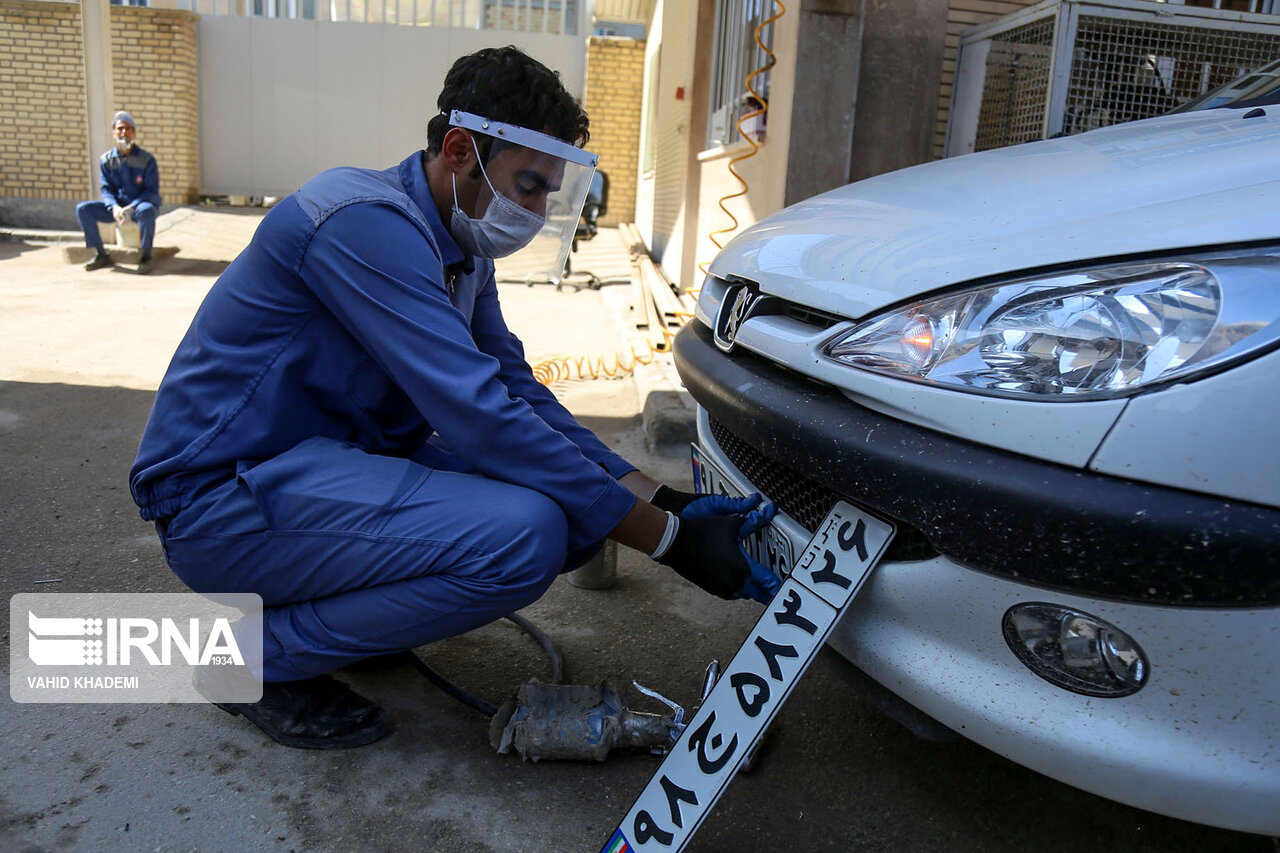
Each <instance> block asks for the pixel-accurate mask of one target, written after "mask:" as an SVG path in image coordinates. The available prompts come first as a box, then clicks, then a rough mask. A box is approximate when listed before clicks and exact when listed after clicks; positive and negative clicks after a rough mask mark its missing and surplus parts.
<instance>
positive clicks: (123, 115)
mask: <svg viewBox="0 0 1280 853" xmlns="http://www.w3.org/2000/svg"><path fill="white" fill-rule="evenodd" d="M118 121H127V122H128V123H129V127H132V128H133V129H134V130H137V129H138V126H137V125H136V124H134V123H133V116H131V115H129V114H128V113H127V112H125V111H124V110H121V111H120V112H118V113H116V114H115V115H113V116H112V117H111V126H112V127H115V126H116V122H118Z"/></svg>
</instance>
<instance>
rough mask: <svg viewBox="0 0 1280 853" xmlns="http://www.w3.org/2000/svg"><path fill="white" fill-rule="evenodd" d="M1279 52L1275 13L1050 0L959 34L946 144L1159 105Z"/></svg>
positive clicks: (992, 143) (1043, 134) (956, 147)
mask: <svg viewBox="0 0 1280 853" xmlns="http://www.w3.org/2000/svg"><path fill="white" fill-rule="evenodd" d="M1277 57H1280V17H1276V16H1274V15H1262V14H1248V13H1241V12H1230V11H1224V10H1213V9H1205V8H1193V7H1180V6H1170V5H1166V4H1156V3H1152V2H1146V0H1053V1H1052V2H1046V3H1041V4H1039V5H1036V6H1033V7H1030V8H1028V9H1026V10H1025V11H1022V12H1018V13H1015V14H1013V15H1010V16H1007V17H1006V18H1003V19H1001V20H999V21H996V22H993V23H991V24H987V25H984V26H981V27H975V28H974V29H972V30H969V31H968V32H966V33H964V34H963V35H962V36H961V40H960V55H959V59H958V63H957V81H956V86H955V89H954V95H953V100H952V105H951V113H950V119H949V122H948V127H947V143H946V154H947V156H952V155H955V154H964V153H968V152H971V151H984V150H987V149H990V148H999V147H1002V146H1005V145H1016V144H1018V143H1021V142H1028V141H1031V140H1035V139H1044V138H1047V137H1051V136H1057V135H1061V134H1073V133H1082V132H1084V131H1086V130H1092V129H1094V128H1097V127H1105V126H1107V125H1111V124H1118V123H1120V122H1125V121H1132V120H1134V119H1140V118H1149V117H1151V116H1156V115H1160V114H1162V113H1166V112H1168V111H1169V110H1171V109H1173V108H1174V107H1176V106H1178V105H1179V104H1182V103H1185V102H1186V101H1188V100H1191V99H1192V98H1194V97H1197V96H1199V95H1202V94H1204V93H1205V92H1207V91H1209V90H1210V89H1214V88H1216V87H1218V86H1220V85H1222V84H1224V83H1227V82H1229V81H1230V80H1232V79H1234V78H1235V77H1238V76H1239V75H1241V74H1243V73H1245V72H1247V71H1249V70H1252V69H1254V68H1257V67H1258V66H1261V65H1264V64H1266V63H1268V62H1270V61H1272V60H1274V59H1276V58H1277Z"/></svg>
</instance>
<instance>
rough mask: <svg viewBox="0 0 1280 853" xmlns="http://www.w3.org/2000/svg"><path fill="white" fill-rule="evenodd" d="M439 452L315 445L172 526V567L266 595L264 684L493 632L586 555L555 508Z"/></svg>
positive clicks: (249, 475)
mask: <svg viewBox="0 0 1280 853" xmlns="http://www.w3.org/2000/svg"><path fill="white" fill-rule="evenodd" d="M431 453H432V452H431V449H430V448H428V449H427V452H426V453H425V454H420V455H419V457H418V458H417V459H403V458H398V457H388V456H378V455H374V454H370V453H366V452H365V451H364V450H362V449H360V448H357V447H354V446H351V445H348V444H345V443H342V442H338V441H333V440H330V439H326V438H313V439H309V440H307V441H304V442H302V443H301V444H299V445H298V446H296V447H294V448H292V449H291V450H288V451H286V452H285V453H282V454H281V455H279V456H277V457H275V458H273V459H270V460H268V461H266V462H262V463H260V464H258V465H254V466H251V467H250V466H245V465H241V467H240V470H239V472H238V475H237V476H236V478H235V479H234V480H232V481H230V482H228V483H224V484H222V485H220V486H218V487H216V488H215V489H213V490H212V491H210V492H209V493H207V494H205V495H203V496H202V497H201V498H199V499H198V500H197V501H196V502H195V503H194V504H192V505H191V506H189V507H187V508H186V509H184V510H182V511H181V512H180V513H178V515H176V516H174V517H173V519H171V520H170V521H169V522H168V523H167V525H161V529H162V534H161V539H162V541H163V542H164V544H165V556H166V558H167V559H168V561H169V565H170V566H171V567H172V569H173V570H174V572H176V573H177V575H178V576H179V577H180V578H181V579H182V580H183V582H184V583H186V584H187V585H188V586H189V587H191V588H192V589H194V590H196V591H197V592H204V593H213V592H253V593H257V594H258V595H260V596H262V601H263V607H264V612H263V638H262V641H263V657H264V662H263V672H262V675H263V680H264V681H268V682H272V681H291V680H295V679H301V678H309V677H312V676H315V675H320V674H322V673H325V672H329V671H331V670H334V669H337V668H339V667H341V666H343V665H345V664H348V663H352V662H355V661H357V660H361V659H363V658H366V657H370V656H373V655H378V654H386V653H389V652H395V651H401V650H404V649H410V648H414V647H416V646H420V645H424V644H426V643H430V642H432V641H434V640H439V639H443V638H445V637H450V636H454V635H456V634H461V633H463V632H465V631H469V630H471V629H472V628H476V627H479V626H480V625H484V624H486V623H488V622H492V621H493V620H495V619H499V618H501V617H503V616H505V615H506V614H508V613H511V612H513V611H515V610H518V609H520V608H521V607H524V606H526V605H528V604H530V603H532V602H533V601H536V600H537V599H538V598H539V597H540V596H541V595H542V594H543V593H544V592H545V591H546V589H547V587H548V586H550V584H551V582H552V581H553V580H554V579H555V578H556V575H557V574H559V572H561V571H562V570H563V569H565V568H566V564H567V563H568V564H573V563H578V564H580V563H581V562H584V561H585V560H586V558H587V557H588V556H589V554H588V553H580V554H577V555H566V552H565V550H566V541H567V536H568V527H567V521H566V517H565V514H564V512H563V511H562V510H561V509H560V507H559V506H558V505H556V503H555V502H553V501H551V500H550V499H548V498H547V497H545V496H544V495H542V494H540V493H539V492H535V491H532V490H530V489H526V488H522V487H520V486H514V485H511V484H509V483H503V482H499V481H496V480H491V479H489V478H487V477H483V476H481V475H479V474H475V473H462V472H458V471H451V470H443V469H442V468H440V467H432V466H431V464H423V462H428V463H431V462H435V463H436V464H437V465H444V466H446V467H447V466H448V464H449V463H448V461H447V460H445V457H444V456H440V457H437V458H434V459H432V458H430V457H431ZM424 455H425V457H427V458H423V457H424ZM592 550H595V549H594V548H593V549H592Z"/></svg>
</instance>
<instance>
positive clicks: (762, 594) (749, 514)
mask: <svg viewBox="0 0 1280 853" xmlns="http://www.w3.org/2000/svg"><path fill="white" fill-rule="evenodd" d="M697 497H698V498H699V500H697V501H696V502H694V503H692V504H691V505H690V506H688V507H686V509H685V512H684V514H682V515H681V516H680V528H679V530H678V531H677V532H676V536H675V540H674V541H673V542H672V543H671V547H669V548H668V549H667V551H666V553H665V554H663V555H662V556H661V557H659V558H658V562H659V563H662V564H663V565H664V566H669V567H671V568H672V569H674V570H675V572H676V574H678V575H680V576H681V577H682V578H684V579H685V580H687V581H690V582H692V583H695V584H697V585H698V586H700V587H702V588H703V589H705V590H706V591H707V592H709V593H711V594H712V595H717V596H719V597H720V598H743V597H749V598H754V599H755V600H756V601H763V602H768V601H769V600H770V599H772V598H773V595H774V593H776V592H777V591H778V587H779V586H780V585H781V583H780V581H779V580H778V579H777V577H775V576H774V574H773V572H771V571H769V570H768V569H767V568H765V567H764V566H762V565H761V564H760V563H758V562H757V561H755V560H753V559H751V558H750V557H748V556H747V552H746V551H745V550H744V549H743V547H742V539H743V537H745V536H748V535H750V534H751V533H753V532H755V531H756V530H759V529H760V528H761V527H764V526H765V525H767V524H768V523H769V522H770V521H771V520H772V519H773V515H774V512H775V511H776V510H775V507H774V505H773V504H761V502H760V496H759V495H752V496H751V497H749V498H727V497H721V496H706V495H699V496H697Z"/></svg>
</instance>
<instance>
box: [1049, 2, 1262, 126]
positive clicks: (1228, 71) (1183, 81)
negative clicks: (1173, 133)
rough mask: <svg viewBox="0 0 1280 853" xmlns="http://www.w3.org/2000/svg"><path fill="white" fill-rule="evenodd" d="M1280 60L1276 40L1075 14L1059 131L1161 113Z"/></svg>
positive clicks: (1258, 34) (1247, 33) (1200, 28)
mask: <svg viewBox="0 0 1280 853" xmlns="http://www.w3.org/2000/svg"><path fill="white" fill-rule="evenodd" d="M1276 57H1280V34H1275V33H1265V32H1240V31H1230V30H1225V31H1224V30H1212V29H1207V28H1205V27H1197V26H1183V25H1176V24H1161V23H1148V22H1139V21H1125V20H1117V19H1114V18H1103V17H1095V16H1092V15H1081V16H1080V20H1079V24H1078V26H1077V29H1076V41H1075V51H1074V56H1073V59H1072V63H1071V77H1070V79H1069V82H1068V84H1067V99H1066V109H1065V111H1064V113H1063V120H1062V130H1063V132H1065V133H1069V134H1070V133H1081V132H1083V131H1086V130H1093V129H1094V128H1096V127H1105V126H1106V125H1110V124H1119V123H1121V122H1125V121H1134V120H1135V119H1140V118H1150V117H1152V116H1157V115H1161V114H1163V113H1167V112H1168V111H1169V110H1171V109H1173V108H1174V107H1176V106H1178V105H1179V104H1182V103H1185V102H1187V101H1189V100H1191V99H1192V98H1195V97H1198V96H1199V95H1202V94H1204V93H1205V92H1207V91H1209V90H1210V89H1216V88H1217V87H1219V86H1221V85H1223V84H1225V83H1229V82H1231V81H1232V80H1233V79H1235V78H1236V77H1239V76H1240V75H1241V74H1244V73H1245V72H1247V71H1250V70H1252V69H1254V68H1257V67H1258V66H1260V65H1264V64H1266V63H1268V62H1270V61H1272V60H1273V59H1275V58H1276Z"/></svg>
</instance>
